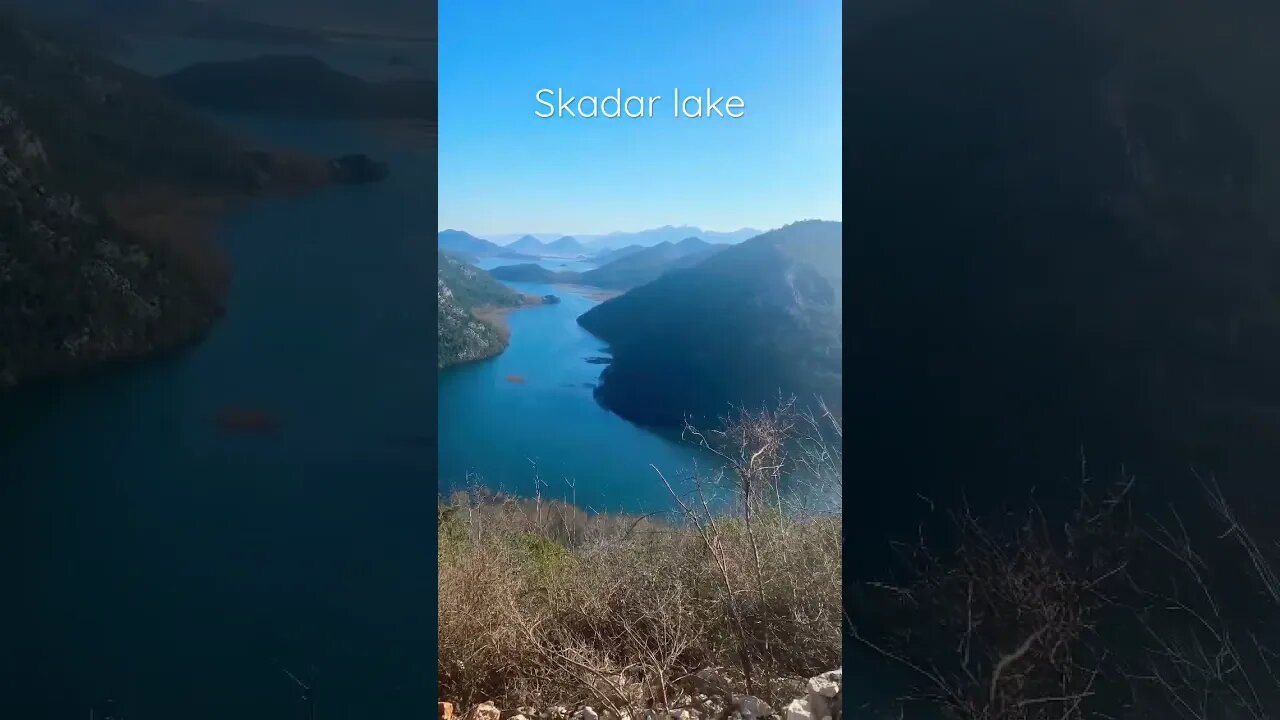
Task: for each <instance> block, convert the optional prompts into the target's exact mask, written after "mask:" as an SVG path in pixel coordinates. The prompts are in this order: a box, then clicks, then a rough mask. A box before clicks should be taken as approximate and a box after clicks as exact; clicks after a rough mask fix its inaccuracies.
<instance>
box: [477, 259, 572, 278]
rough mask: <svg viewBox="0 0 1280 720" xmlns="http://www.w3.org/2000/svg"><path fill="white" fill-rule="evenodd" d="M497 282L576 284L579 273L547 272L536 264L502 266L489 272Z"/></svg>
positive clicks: (567, 271)
mask: <svg viewBox="0 0 1280 720" xmlns="http://www.w3.org/2000/svg"><path fill="white" fill-rule="evenodd" d="M489 272H490V273H491V274H492V275H493V276H494V277H496V278H498V279H499V280H506V281H508V282H532V283H577V282H578V280H579V278H580V277H581V276H582V274H581V273H576V272H573V271H572V270H549V269H547V268H544V267H542V266H541V265H539V264H537V263H520V264H518V265H503V266H501V267H496V268H494V269H492V270H490V271H489Z"/></svg>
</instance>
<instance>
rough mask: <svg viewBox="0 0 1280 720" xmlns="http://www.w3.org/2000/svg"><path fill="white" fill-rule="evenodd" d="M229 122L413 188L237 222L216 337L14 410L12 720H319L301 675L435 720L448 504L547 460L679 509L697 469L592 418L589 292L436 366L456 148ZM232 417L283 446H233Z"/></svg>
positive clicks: (350, 191) (9, 567)
mask: <svg viewBox="0 0 1280 720" xmlns="http://www.w3.org/2000/svg"><path fill="white" fill-rule="evenodd" d="M221 120H222V121H223V122H225V123H228V124H229V125H231V126H232V127H234V128H236V129H238V130H239V131H240V132H242V133H243V134H246V135H247V136H248V137H250V138H252V139H254V140H255V141H256V142H258V143H259V144H264V145H270V146H277V147H292V148H297V149H301V150H306V151H309V152H312V153H316V154H320V155H336V154H340V153H346V152H365V153H368V154H370V155H372V156H374V157H379V158H384V159H387V160H388V161H389V162H390V165H391V171H392V172H391V178H390V179H389V180H388V181H387V182H385V183H382V184H378V185H369V186H361V187H334V188H328V189H326V190H323V191H321V192H318V193H314V194H311V195H306V196H301V197H294V198H286V199H275V200H268V201H262V202H258V203H256V204H253V205H251V206H248V207H246V208H244V209H242V210H239V211H237V212H236V213H235V214H233V215H231V216H230V217H228V218H226V220H225V223H224V227H223V228H222V231H221V240H222V242H223V243H224V246H225V249H226V251H227V253H228V255H229V256H230V259H231V263H232V266H233V268H234V279H233V286H232V291H231V294H230V298H229V304H228V308H227V314H226V316H225V317H224V318H223V319H222V320H221V321H220V322H219V323H217V325H216V326H215V327H214V329H213V331H212V333H211V334H210V336H209V337H208V338H207V339H206V340H204V341H203V342H202V343H200V344H199V345H196V346H194V347H193V348H190V349H188V350H185V351H183V352H180V353H176V354H173V355H171V356H169V357H165V358H160V359H156V360H152V361H147V362H144V363H140V364H135V365H132V366H129V367H126V368H119V369H112V370H108V371H103V372H100V373H94V374H91V375H89V376H86V377H83V378H79V379H76V380H73V381H68V382H60V383H53V384H47V385H42V386H39V387H31V388H26V389H24V390H22V391H21V392H18V393H12V394H9V395H7V396H5V397H4V398H3V400H0V549H2V550H0V552H2V553H3V554H0V574H2V576H3V577H4V578H5V588H6V589H5V592H4V593H2V594H0V618H3V620H0V637H3V642H0V715H2V716H5V717H23V718H30V719H41V718H50V719H52V718H69V717H85V716H86V714H87V713H88V711H89V709H90V708H91V707H93V706H95V705H98V704H100V703H102V702H103V701H104V700H106V699H107V698H113V699H115V700H116V703H117V706H118V707H119V708H121V709H122V710H123V711H124V712H125V713H126V715H127V717H129V718H133V719H136V720H168V719H170V718H178V717H181V718H184V719H185V720H200V719H202V718H227V717H239V718H288V717H299V718H301V717H305V708H304V707H303V705H302V703H301V702H300V701H299V698H298V693H297V688H296V686H295V685H294V684H293V681H292V680H290V679H289V677H288V676H287V675H286V674H285V672H284V670H285V669H288V670H289V671H290V672H293V673H294V674H296V675H299V676H301V677H302V678H303V679H304V680H306V681H308V682H310V683H311V684H312V685H313V686H314V687H315V694H316V698H317V708H318V715H319V717H322V718H364V719H371V718H406V717H427V716H428V715H427V714H428V713H430V712H434V711H433V710H432V709H431V708H430V702H431V701H432V697H431V695H432V694H433V690H432V688H434V682H435V681H434V677H433V676H432V673H433V672H434V667H433V665H434V643H435V637H434V632H433V631H432V629H431V628H432V624H433V623H434V619H433V618H432V617H431V613H433V612H434V607H433V606H434V604H435V600H434V598H435V586H434V580H435V578H434V575H435V568H434V565H433V558H432V556H431V548H432V547H433V542H434V516H433V512H434V509H435V502H436V498H437V493H438V492H439V491H441V490H446V491H447V490H449V489H451V488H452V487H455V484H456V483H459V482H461V480H462V478H464V477H465V476H466V474H467V473H468V472H474V473H477V474H479V475H482V476H483V477H485V479H486V480H487V481H488V482H489V484H491V485H493V486H495V487H498V488H502V489H507V490H513V491H516V492H531V491H532V490H533V477H534V473H533V468H534V463H536V466H537V469H538V472H539V473H540V474H541V476H542V477H543V478H544V479H545V480H546V481H547V482H548V486H547V489H545V490H544V492H545V493H546V494H551V495H558V496H562V497H576V499H577V500H578V501H579V502H580V503H582V504H584V505H587V506H591V507H594V508H596V509H617V508H628V509H641V508H654V507H663V506H665V504H666V503H667V499H666V490H665V489H664V488H663V487H662V485H661V483H660V482H659V481H658V480H657V477H656V475H655V474H654V473H653V470H652V469H650V468H649V464H650V463H655V464H657V465H658V466H659V467H661V468H662V469H663V470H664V471H666V472H668V473H669V474H671V475H672V476H673V477H675V476H677V475H678V474H679V469H680V468H681V467H686V466H688V464H689V462H688V458H689V451H688V449H687V448H685V447H683V446H681V445H679V444H677V443H674V442H672V441H670V440H667V439H664V438H661V437H659V436H657V435H654V434H652V433H649V432H647V431H644V430H641V429H639V428H636V427H634V426H632V425H631V424H629V423H627V422H626V421H624V420H622V419H620V418H618V417H616V416H614V415H611V414H610V413H608V412H606V411H604V410H603V409H601V408H600V407H599V406H598V405H596V403H595V401H594V400H593V399H592V395H591V388H590V386H591V385H592V384H594V383H595V382H596V380H597V379H598V377H599V374H600V370H601V369H602V367H603V366H602V365H598V364H592V363H589V362H587V358H590V357H599V356H601V355H603V354H604V353H603V352H602V349H601V343H600V342H599V341H598V340H596V339H594V338H592V337H591V336H590V335H588V334H587V333H585V332H584V331H582V330H581V329H580V328H579V327H578V326H577V324H576V322H575V318H576V317H577V316H578V315H579V314H581V313H582V312H584V311H585V310H586V309H587V308H588V307H590V306H591V304H592V303H593V302H595V301H593V300H590V299H588V298H586V297H585V296H582V295H578V294H573V293H571V292H566V291H565V290H564V289H562V288H553V287H548V286H538V285H523V286H519V289H521V290H524V291H526V292H536V293H539V294H546V293H550V292H554V293H556V294H558V295H560V296H561V297H563V298H564V302H563V303H562V304H560V305H555V306H544V307H536V308H530V309H527V310H521V311H519V312H516V313H513V314H512V315H511V317H510V322H511V329H512V343H511V347H510V349H509V350H508V351H507V352H506V353H505V354H504V355H502V356H501V357H499V358H496V359H494V360H491V361H486V362H482V363H477V364H474V365H470V366H467V367H463V368H456V369H451V370H449V371H446V372H444V373H439V372H438V371H437V369H436V368H435V367H434V366H433V360H434V357H435V342H436V339H435V337H434V327H433V325H434V323H433V322H432V320H431V318H432V311H433V308H432V305H433V304H434V302H435V283H434V279H433V277H432V276H433V275H434V272H435V269H434V268H435V259H434V258H435V254H434V248H433V247H432V246H433V243H432V240H431V239H432V237H433V236H434V233H435V231H436V220H435V194H436V193H435V183H436V166H435V156H434V149H431V148H425V147H422V146H420V145H412V144H405V141H402V140H398V139H395V138H393V137H390V136H387V135H385V134H381V133H379V132H376V131H373V130H371V129H366V128H363V127H361V126H357V125H352V124H343V123H302V122H297V121H262V120H252V119H245V118H233V117H223V118H221ZM555 264H556V265H557V266H558V264H559V261H556V263H555ZM517 374H518V375H520V376H522V377H523V379H524V382H523V383H520V384H517V383H512V382H509V381H508V380H507V379H506V377H507V376H508V375H517ZM437 380H438V381H439V391H440V393H439V396H440V406H439V412H440V417H441V419H442V425H443V427H442V431H441V432H440V442H441V453H440V456H439V468H440V474H439V480H438V481H437V480H436V478H437V457H436V454H435V447H434V443H433V442H432V438H433V437H434V436H435V430H436V428H435V425H436V413H437V402H436V397H437V395H436V393H437ZM228 407H237V408H249V409H253V410H256V411H260V412H263V413H266V414H269V415H270V416H272V417H273V418H275V419H276V420H277V421H278V428H277V429H276V430H275V431H274V432H271V433H269V434H258V435H255V434H237V433H231V432H227V431H225V430H222V429H220V428H219V427H218V426H217V424H216V423H215V417H216V415H217V414H218V413H219V412H220V411H222V410H224V409H226V408H228ZM531 460H532V461H533V462H532V463H531V462H530V461H531ZM566 480H568V482H566ZM570 482H571V483H573V484H574V485H576V491H575V490H573V489H571V488H570V485H569V483H570Z"/></svg>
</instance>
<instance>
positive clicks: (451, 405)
mask: <svg viewBox="0 0 1280 720" xmlns="http://www.w3.org/2000/svg"><path fill="white" fill-rule="evenodd" d="M512 262H515V261H512V260H504V259H486V260H484V261H482V262H481V263H480V265H481V266H482V267H485V268H492V267H495V266H497V265H503V264H510V263H512ZM540 264H542V265H543V266H544V267H548V268H551V269H566V270H578V269H584V268H589V267H591V266H590V265H589V264H586V263H582V262H576V261H569V260H553V259H544V260H542V261H540ZM508 284H509V285H510V286H511V287H512V288H514V289H516V290H519V291H521V292H526V293H530V294H535V295H548V294H554V295H557V296H558V297H560V298H561V302H560V303H559V304H555V305H543V306H537V307H531V308H525V309H521V310H517V311H514V312H512V313H510V314H509V315H508V316H507V321H508V324H509V326H510V328H511V344H510V346H509V347H508V348H507V350H506V352H504V353H502V354H501V355H499V356H497V357H495V358H491V359H489V360H484V361H481V362H477V363H471V364H468V365H463V366H460V367H452V368H447V369H445V370H442V371H441V372H440V387H439V408H440V412H439V417H440V430H439V437H440V485H441V490H442V491H444V492H447V491H449V490H450V489H455V488H458V487H462V486H465V485H466V484H467V483H468V482H470V481H472V480H474V479H478V480H480V481H482V482H483V484H485V485H486V486H490V487H495V488H497V489H502V490H506V491H510V492H514V493H516V494H520V495H525V496H527V495H530V494H532V493H533V492H535V490H536V489H537V488H535V484H536V480H535V478H540V480H541V481H542V482H544V483H546V484H545V485H544V486H542V493H543V494H544V495H550V496H551V497H555V498H567V499H570V500H575V499H576V501H577V503H578V504H580V505H582V506H584V507H587V508H589V509H594V510H599V511H603V510H628V511H641V510H643V511H650V510H657V509H665V508H668V507H670V506H671V505H672V502H671V499H670V496H669V494H668V491H667V489H666V487H665V486H664V485H663V483H662V481H661V479H660V478H659V477H658V475H657V473H656V472H655V471H654V469H653V468H652V467H650V465H651V464H653V465H655V466H657V468H658V469H659V470H661V471H662V472H663V473H664V474H665V475H666V476H667V477H668V479H670V480H671V481H672V482H673V483H677V481H678V480H680V479H681V478H683V477H685V476H686V475H687V474H688V471H689V470H690V468H691V467H692V461H693V459H694V453H693V452H692V449H691V447H690V446H689V445H687V444H685V443H682V442H680V441H678V439H672V438H668V437H664V436H661V435H658V434H656V433H653V432H650V431H648V430H645V429H642V428H639V427H637V426H635V425H632V424H631V423H630V422H628V421H626V420H623V419H622V418H620V417H618V416H617V415H614V414H613V413H611V412H609V411H607V410H605V409H604V408H602V407H600V405H599V404H597V403H596V401H595V399H594V398H593V396H592V388H593V387H594V386H595V384H596V383H597V381H598V380H599V378H600V372H601V371H602V370H603V369H604V366H603V365H601V364H595V363H592V362H588V360H589V359H592V358H607V357H608V353H607V351H606V349H605V346H604V343H603V342H601V341H600V340H599V339H598V338H596V337H594V336H592V335H591V334H590V333H588V332H587V331H585V330H583V329H582V328H581V327H579V326H578V323H577V318H578V316H579V315H581V314H582V313H584V312H586V311H587V310H588V309H590V308H591V307H592V306H593V305H595V304H596V303H597V302H599V301H598V300H594V299H591V298H590V297H588V296H587V295H586V294H584V293H585V290H580V291H574V290H572V289H569V288H566V287H563V286H558V285H545V284H540V283H508ZM511 376H518V377H519V378H521V379H522V382H512V381H511V379H509V378H511ZM677 487H679V485H677Z"/></svg>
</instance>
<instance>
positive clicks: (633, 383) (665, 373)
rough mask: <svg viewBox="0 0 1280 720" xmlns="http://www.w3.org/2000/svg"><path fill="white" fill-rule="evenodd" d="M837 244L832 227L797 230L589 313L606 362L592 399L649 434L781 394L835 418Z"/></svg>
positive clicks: (837, 226) (715, 257) (757, 241)
mask: <svg viewBox="0 0 1280 720" xmlns="http://www.w3.org/2000/svg"><path fill="white" fill-rule="evenodd" d="M842 240H843V226H842V224H841V223H838V222H825V221H816V220H811V221H804V222H798V223H794V224H792V225H788V226H786V227H783V228H780V229H778V230H774V231H772V232H768V233H764V234H762V235H758V236H756V237H754V238H752V239H750V240H748V241H746V242H743V243H741V244H738V245H735V246H728V247H725V248H723V249H720V250H719V251H718V252H712V253H711V254H710V255H709V256H705V257H702V258H700V259H699V260H698V261H697V262H696V263H694V264H692V265H691V266H689V267H685V268H677V269H670V270H667V271H666V272H664V273H662V274H661V275H660V276H659V277H657V279H655V280H653V281H652V282H649V283H647V284H643V285H640V286H638V287H635V288H633V289H631V290H629V291H628V292H627V293H625V294H623V295H621V296H619V297H617V298H614V299H612V300H608V301H606V302H604V303H602V304H600V305H597V306H596V307H594V308H592V309H591V310H589V311H587V312H586V313H585V314H584V315H582V316H581V317H580V318H579V319H578V322H579V324H580V325H582V327H584V328H585V329H587V330H588V331H589V332H591V333H592V334H594V335H596V336H597V337H599V338H601V339H602V340H604V341H606V342H607V343H609V348H610V351H611V352H612V354H613V363H612V364H610V365H609V366H608V367H607V368H606V369H605V371H604V373H603V374H602V376H601V384H600V385H599V387H598V388H597V391H596V393H597V398H598V399H599V400H600V402H601V403H602V404H603V405H605V406H606V407H608V408H610V409H611V410H613V411H615V412H617V413H618V414H620V415H622V416H624V417H626V418H628V419H630V420H632V421H634V422H638V423H641V424H647V425H655V426H672V425H678V424H679V423H680V422H681V421H682V420H683V419H684V417H685V416H686V415H687V414H688V415H693V416H694V417H695V418H701V419H703V420H707V419H714V418H715V417H716V416H717V415H720V414H723V413H724V412H726V411H727V410H728V409H729V406H730V404H734V405H738V404H745V405H746V406H748V407H759V406H760V405H761V404H762V403H767V402H770V401H771V400H776V399H777V398H778V395H779V393H780V392H781V393H786V394H792V393H793V394H795V395H797V396H798V397H799V399H800V400H801V402H803V403H805V404H807V405H813V404H814V403H815V401H816V398H819V397H820V398H822V399H823V400H824V401H825V402H826V403H827V404H828V405H829V406H830V407H831V409H832V410H833V411H834V412H836V413H837V414H838V413H839V412H840V406H841V400H840V393H841V388H842V373H841V360H842V343H841V333H842V317H843V313H842V300H841V292H842V277H841V276H842V258H843V250H842ZM676 245H679V244H676ZM711 247H712V248H714V246H711ZM704 252H705V250H704ZM640 257H642V253H640V252H636V253H633V254H631V255H629V256H628V257H625V258H622V259H620V260H617V261H615V263H626V262H627V261H628V260H636V259H637V258H640ZM600 269H601V270H603V269H604V268H600Z"/></svg>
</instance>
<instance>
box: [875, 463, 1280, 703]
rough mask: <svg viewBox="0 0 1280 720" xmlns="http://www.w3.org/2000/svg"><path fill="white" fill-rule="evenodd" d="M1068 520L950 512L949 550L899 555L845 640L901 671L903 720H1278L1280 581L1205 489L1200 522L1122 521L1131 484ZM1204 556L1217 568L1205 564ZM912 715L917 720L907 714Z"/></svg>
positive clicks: (1098, 491)
mask: <svg viewBox="0 0 1280 720" xmlns="http://www.w3.org/2000/svg"><path fill="white" fill-rule="evenodd" d="M1082 487H1083V488H1084V489H1083V490H1082V493H1081V498H1082V499H1081V502H1080V504H1079V506H1078V507H1077V508H1076V509H1075V511H1074V512H1073V513H1070V514H1069V516H1068V517H1067V518H1065V521H1064V522H1061V523H1060V524H1059V523H1051V522H1049V521H1048V520H1047V519H1046V514H1045V513H1043V512H1041V510H1040V509H1039V508H1038V507H1037V506H1035V504H1034V503H1033V504H1032V505H1031V507H1030V509H1029V510H1027V511H1024V512H1022V513H1019V514H1006V515H1002V516H997V517H994V518H987V519H984V520H979V519H978V518H976V517H975V516H974V515H973V514H972V513H970V512H969V511H968V509H967V508H965V509H962V510H960V511H957V512H953V513H950V517H951V519H952V529H953V532H952V533H951V534H950V536H949V537H950V540H949V544H948V545H947V547H948V550H946V551H945V552H943V551H939V550H936V549H934V548H933V547H930V545H931V543H933V544H935V545H936V540H935V541H926V540H925V539H924V533H921V537H920V539H918V540H917V541H915V542H913V543H910V544H907V545H900V546H899V547H900V549H901V550H902V558H903V560H904V562H903V565H902V573H901V577H900V579H899V580H897V581H895V582H875V583H869V588H870V599H871V602H869V603H868V604H867V605H866V607H864V608H861V612H860V616H859V618H858V622H857V627H855V628H854V629H853V636H854V638H856V639H857V640H858V641H859V642H861V643H862V644H864V645H865V646H866V647H868V648H870V649H871V650H873V651H874V652H875V653H878V654H879V655H880V656H881V657H882V658H883V659H885V660H886V662H887V663H889V664H890V665H892V666H895V667H898V668H900V669H902V671H903V674H904V677H905V678H906V686H907V690H906V692H904V694H903V696H902V697H901V699H900V700H901V702H900V708H899V712H902V713H904V714H905V712H906V711H907V710H908V709H914V711H916V712H920V711H923V715H921V717H939V716H941V717H947V718H960V719H963V720H1039V719H1043V720H1049V719H1050V718H1052V719H1053V720H1083V719H1084V718H1143V719H1146V718H1151V719H1153V720H1154V719H1158V720H1164V719H1165V718H1185V719H1186V720H1210V719H1219V718H1220V719H1223V720H1229V719H1234V718H1250V719H1251V720H1265V719H1267V718H1274V717H1280V674H1277V673H1276V672H1275V670H1276V669H1277V668H1280V663H1278V662H1277V659H1280V654H1276V653H1275V652H1274V651H1272V650H1271V649H1270V647H1269V645H1268V644H1267V639H1268V638H1270V639H1271V640H1272V641H1273V643H1274V640H1275V638H1276V636H1277V630H1278V629H1280V628H1277V627H1276V626H1275V624H1274V620H1275V617H1276V612H1275V611H1276V610H1277V609H1280V582H1277V580H1276V578H1277V575H1276V574H1275V572H1274V570H1273V565H1272V563H1271V559H1270V557H1269V553H1268V552H1267V551H1266V549H1264V548H1263V547H1262V546H1261V545H1260V544H1259V543H1257V542H1256V541H1255V540H1254V539H1253V538H1252V537H1251V536H1250V535H1249V533H1248V532H1247V531H1246V530H1245V528H1243V527H1242V526H1241V525H1240V524H1239V522H1238V521H1237V520H1236V518H1235V515H1234V513H1233V512H1232V510H1231V507H1230V506H1229V504H1228V503H1227V501H1226V499H1225V497H1224V496H1223V494H1222V492H1221V490H1220V489H1219V488H1218V486H1217V484H1216V483H1215V482H1213V481H1208V482H1206V483H1204V487H1205V489H1206V491H1207V497H1208V510H1210V512H1209V513H1206V515H1207V516H1208V517H1207V518H1205V521H1206V522H1213V521H1216V522H1217V523H1218V525H1219V527H1218V528H1217V530H1214V529H1212V528H1208V527H1201V528H1200V530H1199V531H1198V532H1196V531H1192V530H1190V529H1189V528H1188V525H1187V524H1186V523H1184V522H1183V519H1182V517H1181V516H1180V515H1179V514H1178V512H1177V511H1176V509H1172V508H1171V509H1170V510H1168V511H1167V512H1165V513H1162V514H1161V516H1159V517H1157V516H1142V517H1135V516H1134V514H1132V512H1131V505H1132V503H1131V501H1130V497H1129V495H1130V489H1131V488H1132V487H1133V481H1132V479H1123V480H1122V481H1121V482H1120V483H1118V484H1116V485H1112V486H1110V487H1105V488H1099V486H1098V485H1097V484H1096V483H1094V482H1093V481H1091V480H1088V479H1087V478H1086V479H1085V481H1084V483H1083V485H1082ZM1210 558H1212V559H1210ZM913 717H914V715H913Z"/></svg>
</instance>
